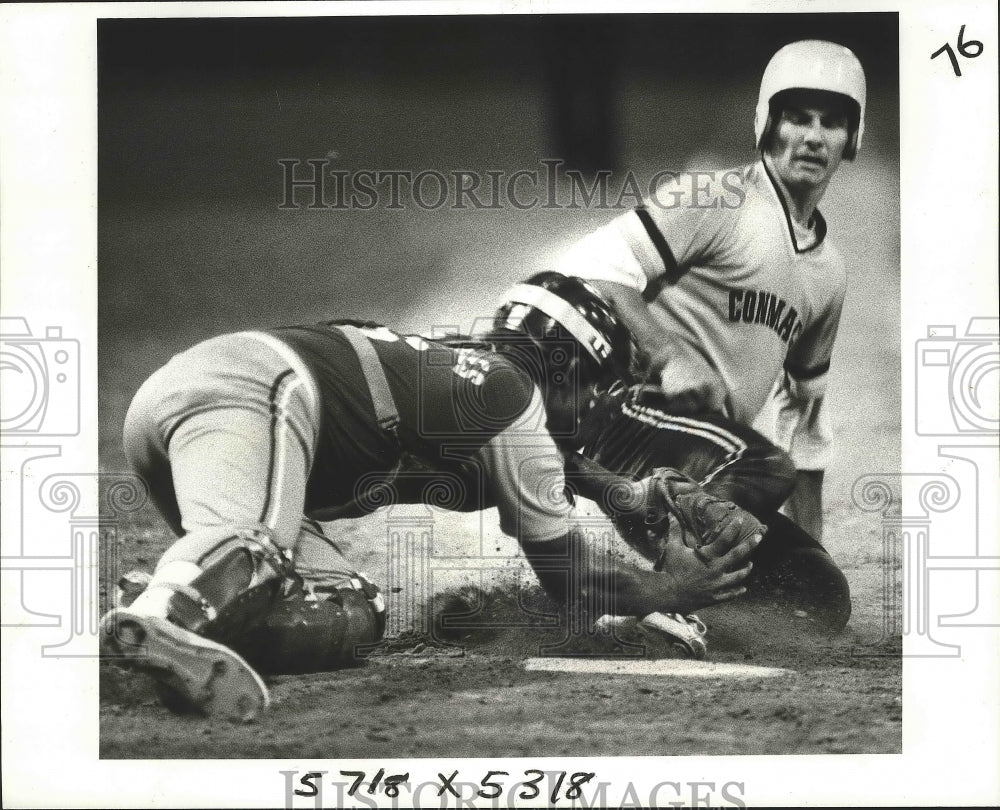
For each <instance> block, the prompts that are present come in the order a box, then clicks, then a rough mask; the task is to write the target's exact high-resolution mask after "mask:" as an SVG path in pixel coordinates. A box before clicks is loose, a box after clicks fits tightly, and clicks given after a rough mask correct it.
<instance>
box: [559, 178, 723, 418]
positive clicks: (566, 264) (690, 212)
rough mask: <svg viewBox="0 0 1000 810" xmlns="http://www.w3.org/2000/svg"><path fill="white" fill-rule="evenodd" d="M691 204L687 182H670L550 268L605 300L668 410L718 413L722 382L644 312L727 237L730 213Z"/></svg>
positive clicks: (690, 349) (693, 352)
mask: <svg viewBox="0 0 1000 810" xmlns="http://www.w3.org/2000/svg"><path fill="white" fill-rule="evenodd" d="M700 193H704V190H702V192H700ZM699 199H700V197H699ZM695 202H696V201H695V200H694V199H693V198H692V188H691V186H690V184H685V183H680V182H679V181H678V180H676V179H674V180H670V181H668V182H667V183H665V184H664V185H663V186H661V187H659V188H658V189H657V190H656V192H655V194H654V195H653V196H652V197H651V198H650V199H649V200H647V202H646V204H644V205H642V206H639V207H638V208H636V209H634V210H632V211H629V212H628V213H626V214H623V215H621V216H620V217H618V218H616V219H615V220H613V221H612V222H610V223H608V224H607V225H605V226H603V227H602V228H599V229H598V230H596V231H594V232H593V233H590V234H588V235H587V236H585V237H584V238H583V239H581V240H580V241H579V242H577V243H576V244H575V245H573V246H572V247H571V248H570V249H569V250H568V251H567V252H566V254H565V255H564V256H563V257H562V260H561V261H560V263H559V267H558V269H559V270H560V271H561V272H564V273H566V274H569V275H576V276H581V277H583V278H586V279H587V280H588V281H590V282H591V283H593V284H594V285H595V286H596V287H597V288H598V289H599V290H600V291H601V292H602V294H604V295H605V296H606V297H607V298H609V299H610V301H611V303H612V305H613V306H614V307H615V309H616V310H617V312H618V314H619V316H620V317H621V319H622V320H623V321H624V322H625V324H626V325H627V326H628V327H629V329H630V330H631V331H632V334H633V335H635V338H636V342H637V343H638V345H639V347H640V349H642V351H643V352H644V353H645V354H646V355H647V358H648V361H649V362H648V365H649V370H650V376H651V377H652V378H653V379H655V380H656V381H657V382H659V383H660V384H661V385H662V387H663V390H664V393H665V394H666V396H667V397H668V399H669V400H670V405H671V410H672V411H674V412H677V413H682V412H689V411H701V412H705V411H706V410H708V411H716V412H719V413H723V414H725V413H727V399H728V391H727V389H726V386H725V383H724V381H723V380H722V378H721V377H720V376H719V374H718V373H717V372H716V370H715V369H714V368H713V367H712V366H711V365H710V364H709V363H707V362H706V361H705V360H704V359H703V357H702V355H701V354H700V353H699V352H698V351H697V350H696V348H695V347H692V346H690V345H687V344H686V343H685V342H684V341H683V340H682V339H681V338H680V337H679V336H678V335H676V334H674V333H672V332H670V331H669V330H668V329H667V328H666V327H665V326H664V325H663V324H662V323H661V322H660V321H658V320H657V319H656V318H654V317H653V315H652V314H651V313H650V309H649V304H650V302H651V301H653V300H654V299H655V298H656V297H657V295H659V293H660V291H661V290H662V289H663V288H664V287H667V286H670V285H672V284H675V283H677V281H678V280H680V278H681V277H682V276H683V275H684V273H685V272H686V270H687V268H688V267H690V266H691V265H692V264H695V263H698V262H700V261H703V260H705V259H706V257H708V256H710V254H711V253H712V252H713V251H715V250H718V249H719V246H720V245H722V244H723V243H725V241H726V239H727V237H728V235H729V234H730V233H731V231H732V228H733V224H734V216H735V215H734V213H733V212H732V211H730V210H728V209H711V208H708V209H706V206H704V205H703V204H702V205H695V204H694V203H695ZM702 202H703V201H702ZM709 211H711V212H712V213H711V214H710V215H709V214H708V213H707V212H709Z"/></svg>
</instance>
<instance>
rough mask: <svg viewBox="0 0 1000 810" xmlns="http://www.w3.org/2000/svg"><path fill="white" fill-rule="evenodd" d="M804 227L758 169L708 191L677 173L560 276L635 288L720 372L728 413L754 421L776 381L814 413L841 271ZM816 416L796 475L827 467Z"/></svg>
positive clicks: (583, 249)
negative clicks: (727, 397)
mask: <svg viewBox="0 0 1000 810" xmlns="http://www.w3.org/2000/svg"><path fill="white" fill-rule="evenodd" d="M811 225H812V227H811V228H809V229H805V228H801V227H799V226H796V225H795V224H794V223H793V221H792V219H791V217H790V215H789V213H788V209H787V206H786V204H785V201H784V198H783V197H782V196H781V193H780V192H779V191H778V189H777V187H776V185H775V181H774V180H773V179H772V178H771V177H770V175H769V172H768V169H767V167H766V166H765V165H764V164H763V163H762V162H757V163H754V164H752V165H750V166H748V167H744V168H742V169H734V170H731V171H729V172H719V173H715V174H714V182H713V181H712V180H711V179H710V178H709V176H708V175H707V173H704V172H701V173H691V174H681V175H679V176H677V177H675V178H673V179H671V180H670V181H668V182H667V183H665V184H664V185H662V186H660V187H659V188H658V189H657V191H656V193H655V194H654V195H653V196H652V197H651V198H650V199H649V200H647V201H646V203H645V204H644V205H642V206H640V207H639V208H636V209H634V210H632V211H630V212H629V213H627V214H624V215H622V216H620V217H618V218H617V219H615V220H613V221H612V222H610V223H609V224H607V225H606V226H604V227H603V228H600V229H599V230H597V231H595V232H594V233H591V234H590V235H588V236H586V237H584V238H583V239H582V240H580V241H579V242H578V243H577V244H576V245H574V246H573V247H572V248H571V249H570V251H569V253H568V254H567V255H566V257H565V260H564V262H563V264H562V265H561V266H560V269H561V270H562V271H563V272H565V273H568V274H573V275H578V276H582V277H584V278H591V279H603V280H607V281H613V282H617V283H619V284H625V285H628V286H631V287H633V288H634V289H636V290H638V291H639V292H640V293H641V294H642V295H643V297H644V298H645V299H646V300H647V301H649V302H650V313H651V315H652V316H653V317H654V318H656V319H657V320H658V321H660V322H661V323H662V325H663V326H664V327H665V328H666V329H668V330H669V331H671V332H673V333H674V334H676V335H678V336H679V337H680V338H681V339H682V341H683V344H684V345H685V346H687V347H689V348H690V350H691V351H692V352H693V353H695V354H696V355H698V356H700V357H701V358H702V359H704V360H705V361H707V362H708V363H709V364H710V365H711V366H712V367H714V368H715V369H716V370H717V371H718V372H719V374H720V376H721V378H722V380H723V381H724V382H725V385H726V387H727V390H728V393H729V394H730V396H731V401H732V404H733V412H732V413H731V414H729V416H731V417H732V418H734V419H736V420H737V421H739V422H741V423H744V424H750V423H751V422H753V420H754V419H755V417H756V416H757V414H758V413H759V412H760V410H761V408H762V407H763V406H764V404H765V403H766V402H767V400H768V398H769V396H770V394H771V392H772V391H773V389H774V386H775V382H776V380H778V379H779V377H781V378H782V379H783V380H784V381H785V384H786V387H787V389H788V390H787V391H786V394H790V395H791V396H792V398H793V399H795V400H801V401H803V405H802V408H801V410H805V409H806V408H808V409H810V410H811V411H816V410H817V409H816V405H815V403H814V404H813V405H809V406H807V405H805V404H804V402H806V401H809V400H816V399H818V398H820V397H821V396H822V394H823V391H824V388H825V383H826V373H827V370H828V368H829V366H830V355H831V352H832V349H833V343H834V338H835V336H836V333H837V325H838V322H839V320H840V312H841V308H842V305H843V300H844V293H845V290H846V272H845V269H844V263H843V260H842V258H841V256H840V254H839V252H838V251H837V249H836V248H835V247H834V246H833V245H832V244H831V243H830V242H829V241H828V240H827V239H826V238H825V237H826V223H825V222H824V220H823V217H822V216H821V215H820V213H819V211H816V213H815V215H814V218H813V221H812V223H811ZM645 348H646V349H647V350H652V349H654V348H655V347H645ZM782 372H787V373H786V374H783V373H782ZM667 373H669V365H668V369H667ZM786 404H787V403H786ZM786 410H787V409H786ZM818 416H819V414H818V413H812V415H811V417H808V418H806V419H804V420H802V425H801V427H799V430H803V431H806V432H807V433H810V432H811V433H812V434H813V435H811V436H803V437H802V439H801V440H800V441H799V445H800V448H806V449H804V450H802V451H801V452H800V453H798V454H793V456H794V455H798V456H799V457H798V458H796V461H797V463H798V464H799V466H800V468H821V467H822V464H821V463H820V462H821V461H822V459H821V457H822V456H825V451H826V447H827V445H828V444H829V441H828V438H827V437H826V436H824V435H823V434H824V432H825V431H826V428H825V427H824V425H823V420H822V419H820V418H818ZM785 421H786V423H787V414H786V419H785ZM773 432H777V433H786V434H787V433H788V432H789V431H788V430H787V427H786V428H782V427H781V426H779V427H778V428H777V429H776V430H775V431H773ZM792 432H794V430H793V431H792ZM775 438H776V439H779V440H780V443H781V444H783V445H784V446H786V447H789V445H791V444H793V442H792V439H791V436H790V435H784V436H780V435H779V436H776V437H775Z"/></svg>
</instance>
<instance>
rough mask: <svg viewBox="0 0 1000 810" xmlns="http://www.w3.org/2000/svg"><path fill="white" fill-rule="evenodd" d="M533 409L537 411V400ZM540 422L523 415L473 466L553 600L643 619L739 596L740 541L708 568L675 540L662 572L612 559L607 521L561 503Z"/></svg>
mask: <svg viewBox="0 0 1000 810" xmlns="http://www.w3.org/2000/svg"><path fill="white" fill-rule="evenodd" d="M532 405H533V408H541V396H540V395H539V394H537V393H536V394H535V397H534V399H533V403H532ZM530 410H532V408H529V411H530ZM536 414H537V411H536ZM534 421H535V423H536V424H537V421H538V417H537V415H536V417H535V420H534ZM541 424H542V425H543V426H542V427H534V426H533V425H532V424H531V421H530V420H529V419H527V418H526V417H522V419H521V420H519V422H517V423H515V424H513V425H511V426H510V427H508V428H506V429H505V430H504V431H501V432H500V433H499V434H498V435H496V436H494V437H493V438H492V439H491V440H490V441H489V442H488V443H487V444H486V445H485V446H484V447H483V448H482V450H481V451H480V452H479V461H480V463H481V465H482V468H483V470H484V473H485V478H486V484H487V487H488V488H489V490H490V495H491V500H492V501H493V502H494V503H495V504H496V506H497V509H498V511H499V515H500V527H501V529H502V530H503V531H504V533H505V534H508V535H510V536H513V537H516V538H517V540H518V542H519V543H520V545H521V548H522V550H523V551H524V554H525V557H526V558H527V559H528V561H529V563H530V564H531V566H532V568H533V569H534V570H535V572H536V574H537V575H538V578H539V581H540V582H541V584H542V586H543V587H544V588H545V590H546V591H547V592H548V593H549V594H550V595H551V596H552V597H553V598H554V599H556V600H557V601H559V602H561V603H563V604H567V603H568V602H569V601H570V600H571V599H572V601H573V602H574V603H575V604H577V605H582V604H586V605H591V606H597V607H596V609H598V610H600V611H601V612H603V613H611V614H613V613H618V614H623V615H637V616H645V615H647V614H649V613H652V612H657V611H669V612H684V611H690V610H694V609H697V608H698V607H702V606H704V605H707V604H712V603H715V602H718V601H722V600H724V599H728V598H731V597H732V596H735V595H737V594H738V593H741V592H742V585H741V582H742V581H743V579H744V578H745V577H746V574H747V573H748V570H749V569H748V567H747V564H748V561H749V554H750V546H749V544H746V543H743V544H739V545H737V544H733V547H732V548H726V549H722V548H720V549H718V551H719V553H718V554H717V556H716V557H715V558H712V559H711V560H709V562H707V563H706V562H705V561H704V560H703V559H701V558H699V557H698V556H697V555H696V554H695V552H694V551H692V550H691V549H689V548H687V547H686V546H684V545H683V544H681V543H680V542H676V543H675V544H674V547H671V548H670V549H668V550H667V551H668V554H667V557H668V558H669V559H667V560H666V564H665V565H664V570H663V571H662V572H657V571H653V570H646V569H642V568H639V567H638V566H636V565H633V564H631V563H628V562H626V561H624V560H621V559H618V558H617V556H613V555H610V554H609V553H608V552H609V551H613V549H614V547H615V545H616V544H621V543H623V541H622V540H621V538H620V536H619V535H618V533H617V532H616V530H615V528H614V526H613V524H612V522H611V521H610V519H608V518H606V517H604V516H594V517H590V516H581V515H579V514H577V512H576V510H575V509H574V508H573V507H572V506H571V505H570V504H569V502H568V501H567V500H566V498H565V497H564V494H563V493H564V488H565V480H566V479H565V475H564V472H563V459H562V456H561V454H560V453H559V451H558V450H557V448H556V445H555V442H554V441H553V439H552V437H551V436H550V435H549V434H548V432H547V431H546V430H545V429H544V422H542V423H541ZM598 615H599V614H598ZM594 618H596V616H594Z"/></svg>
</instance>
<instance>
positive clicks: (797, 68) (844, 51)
mask: <svg viewBox="0 0 1000 810" xmlns="http://www.w3.org/2000/svg"><path fill="white" fill-rule="evenodd" d="M797 89H802V90H825V91H827V92H829V93H837V94H839V95H842V96H846V97H847V98H849V99H850V100H851V101H853V102H854V105H856V108H855V110H854V113H855V115H854V116H853V120H852V121H851V132H850V136H849V138H848V141H847V146H846V147H845V148H844V157H845V158H847V159H848V160H853V159H854V156H855V155H856V154H857V153H858V148H859V147H860V146H861V136H862V135H863V134H864V131H865V71H864V68H862V67H861V62H859V61H858V57H856V56H855V55H854V52H853V51H852V50H851V49H850V48H845V47H844V46H843V45H837V44H836V43H834V42H826V41H824V40H821V39H804V40H801V41H800V42H792V43H790V44H788V45H786V46H785V47H783V48H782V49H781V50H779V51H778V52H777V53H776V54H775V55H774V56H772V57H771V61H770V62H768V63H767V67H766V68H765V69H764V78H763V79H762V80H761V83H760V95H759V96H758V97H757V114H756V115H755V116H754V121H753V130H754V135H755V136H756V137H757V148H758V149H762V148H763V145H764V140H765V138H766V137H767V136H768V135H769V134H770V132H771V128H772V126H773V123H774V122H773V121H772V120H771V119H772V110H771V101H772V99H773V98H774V97H775V95H777V94H778V93H780V92H782V91H783V90H797Z"/></svg>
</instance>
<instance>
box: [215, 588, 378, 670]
mask: <svg viewBox="0 0 1000 810" xmlns="http://www.w3.org/2000/svg"><path fill="white" fill-rule="evenodd" d="M384 631H385V607H384V604H383V602H382V597H381V593H380V592H379V589H378V588H377V587H376V586H375V585H374V584H372V583H371V582H369V581H368V579H367V578H366V577H365V576H364V575H363V574H353V575H352V576H351V578H350V579H349V580H348V581H347V582H345V583H342V584H339V585H333V586H329V587H319V586H310V587H308V588H307V589H306V590H303V591H299V592H296V593H293V594H290V595H288V596H286V597H284V598H282V599H279V600H277V601H276V602H275V603H274V604H273V605H272V606H271V608H270V609H269V610H268V612H267V615H266V616H264V618H263V620H262V621H261V622H260V623H258V624H257V625H255V626H254V627H253V628H251V629H250V630H249V631H248V632H247V633H245V634H244V635H243V636H242V637H241V638H240V639H238V640H237V642H236V643H235V644H234V648H235V649H236V650H237V651H238V652H239V653H240V654H241V655H243V656H244V657H245V658H246V659H247V660H248V661H249V662H250V663H251V664H253V665H254V666H255V667H256V668H257V669H259V670H260V671H262V672H267V673H271V674H278V673H282V674H292V673H305V672H324V671H328V670H333V669H341V668H343V667H349V666H354V665H357V664H358V663H360V662H361V659H362V657H363V654H364V652H365V648H366V647H367V646H370V645H373V644H375V642H377V641H378V640H379V639H381V638H382V634H383V633H384Z"/></svg>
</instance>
